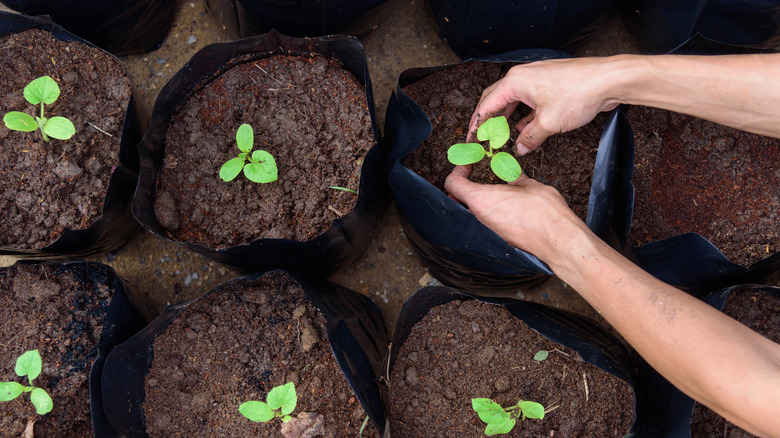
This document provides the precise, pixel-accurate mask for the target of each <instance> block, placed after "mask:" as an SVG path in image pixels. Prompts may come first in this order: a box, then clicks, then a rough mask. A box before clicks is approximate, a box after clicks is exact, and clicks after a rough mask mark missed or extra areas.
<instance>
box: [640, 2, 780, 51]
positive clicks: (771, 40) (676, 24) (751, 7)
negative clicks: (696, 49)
mask: <svg viewBox="0 0 780 438" xmlns="http://www.w3.org/2000/svg"><path fill="white" fill-rule="evenodd" d="M634 1H635V6H634V7H633V8H632V10H633V9H636V10H637V11H638V13H637V14H635V20H636V23H637V32H638V35H637V37H638V39H639V41H640V43H641V44H642V45H643V47H644V48H645V49H646V50H647V51H648V52H650V53H667V52H669V51H671V50H673V49H675V48H676V47H678V46H680V45H681V44H683V43H685V41H687V40H688V39H689V38H691V37H692V36H694V35H696V34H697V33H699V34H701V35H703V36H704V37H706V38H709V39H712V40H715V41H720V42H722V43H727V44H736V45H745V46H753V47H763V48H775V49H778V48H780V7H779V6H780V5H779V4H778V2H777V1H776V0H634Z"/></svg>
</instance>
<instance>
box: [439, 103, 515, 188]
mask: <svg viewBox="0 0 780 438" xmlns="http://www.w3.org/2000/svg"><path fill="white" fill-rule="evenodd" d="M477 139H478V140H479V141H489V147H488V149H487V150H486V149H485V148H484V147H482V145H481V144H479V143H457V144H454V145H452V146H450V148H449V150H447V159H448V160H450V163H452V164H455V165H456V166H458V165H465V164H473V163H476V162H478V161H480V160H481V159H482V158H484V157H485V156H488V157H489V158H490V169H492V170H493V173H495V174H496V176H498V177H499V178H501V179H502V180H504V181H506V182H512V181H515V180H516V179H517V178H519V177H520V173H522V169H521V168H520V164H519V163H518V162H517V160H516V159H515V157H513V156H512V154H510V153H507V152H496V151H497V150H498V149H499V148H501V147H502V146H503V145H504V144H505V143H506V142H507V141H508V140H509V123H507V121H506V117H504V116H500V117H493V118H491V119H488V120H487V121H486V122H485V123H483V124H482V125H480V127H479V129H477Z"/></svg>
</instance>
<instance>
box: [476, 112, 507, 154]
mask: <svg viewBox="0 0 780 438" xmlns="http://www.w3.org/2000/svg"><path fill="white" fill-rule="evenodd" d="M477 139H478V140H479V141H487V140H490V148H491V149H498V148H500V147H501V146H503V145H504V143H506V142H507V141H508V140H509V123H508V122H507V121H506V117H504V116H499V117H492V118H490V119H488V120H486V121H485V123H483V124H481V125H479V128H478V129H477Z"/></svg>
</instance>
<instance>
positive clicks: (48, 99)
mask: <svg viewBox="0 0 780 438" xmlns="http://www.w3.org/2000/svg"><path fill="white" fill-rule="evenodd" d="M58 97H60V87H59V85H57V82H55V81H54V79H52V78H51V76H41V77H40V78H37V79H33V80H32V81H31V82H30V83H29V84H27V86H26V87H24V98H25V99H27V101H28V102H30V103H31V104H33V105H37V104H39V103H41V102H43V103H45V104H46V105H50V104H52V103H54V101H55V100H57V98H58Z"/></svg>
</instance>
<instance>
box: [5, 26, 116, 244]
mask: <svg viewBox="0 0 780 438" xmlns="http://www.w3.org/2000/svg"><path fill="white" fill-rule="evenodd" d="M0 47H2V50H0V78H2V81H0V96H2V99H0V114H3V115H5V114H6V113H7V112H9V111H23V112H26V113H28V114H30V115H34V116H40V105H31V104H30V103H28V102H27V101H26V100H25V99H24V94H23V90H24V87H25V86H26V85H27V84H28V83H29V82H30V81H31V80H33V79H35V78H38V77H40V76H46V75H48V76H51V77H52V78H54V80H55V81H56V82H57V84H58V85H59V87H60V90H61V93H60V96H59V98H58V99H57V101H56V102H54V103H53V104H52V105H46V109H45V116H46V117H52V116H64V117H67V118H68V119H70V120H71V121H72V122H73V124H74V125H75V127H76V134H75V135H74V136H73V137H71V138H70V139H69V140H56V139H52V140H51V141H49V142H45V141H44V140H43V137H42V136H41V133H40V131H35V132H19V131H12V130H9V129H8V128H6V127H5V125H4V124H2V125H0V169H2V177H1V178H2V184H0V211H2V212H3V220H2V222H0V246H7V247H13V248H26V249H40V248H43V247H45V246H47V245H49V244H51V243H53V242H54V241H55V240H57V239H58V238H59V237H60V235H62V232H63V231H64V230H67V229H74V230H81V229H85V228H88V227H89V226H90V225H92V224H93V223H95V221H97V220H98V219H99V218H100V217H101V215H102V213H103V201H104V199H105V197H106V191H107V190H108V183H109V180H110V178H111V174H112V171H113V169H114V168H115V167H116V166H118V165H119V148H120V142H121V139H122V129H123V124H124V121H125V114H126V112H127V110H128V105H129V103H130V95H131V89H130V82H129V81H128V79H127V77H126V76H125V72H124V69H123V67H122V65H121V64H119V63H118V62H117V61H116V60H115V59H114V58H113V57H111V56H110V55H108V54H106V53H105V52H103V51H101V50H99V49H96V48H94V47H90V46H87V45H86V44H82V43H79V42H64V41H60V40H58V39H56V38H54V37H53V36H52V35H51V34H49V33H48V32H43V31H40V30H37V29H32V30H27V31H24V32H20V33H16V34H13V35H9V36H6V37H3V38H0Z"/></svg>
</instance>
